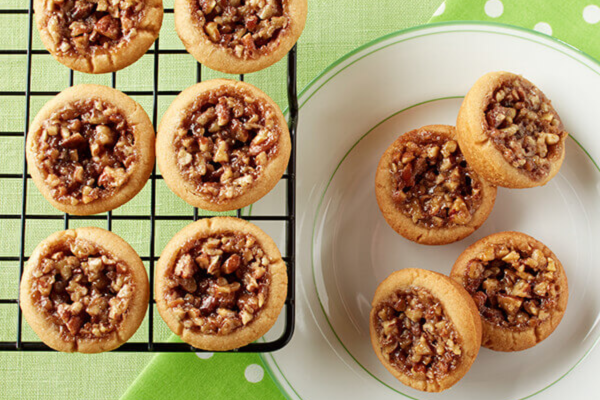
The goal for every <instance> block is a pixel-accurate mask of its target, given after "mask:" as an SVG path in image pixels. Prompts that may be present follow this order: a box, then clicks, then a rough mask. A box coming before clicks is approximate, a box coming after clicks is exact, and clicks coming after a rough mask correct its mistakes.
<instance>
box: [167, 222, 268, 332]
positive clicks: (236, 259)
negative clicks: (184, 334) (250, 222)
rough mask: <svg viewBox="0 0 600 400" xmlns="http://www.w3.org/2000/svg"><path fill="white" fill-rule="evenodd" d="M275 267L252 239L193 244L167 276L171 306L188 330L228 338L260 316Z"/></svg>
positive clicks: (233, 236) (230, 236) (228, 237)
mask: <svg viewBox="0 0 600 400" xmlns="http://www.w3.org/2000/svg"><path fill="white" fill-rule="evenodd" d="M270 263H271V261H270V260H269V257H268V256H267V255H266V254H265V253H264V251H263V250H262V248H261V246H260V245H259V244H258V243H257V242H256V238H255V237H254V236H252V235H249V234H240V233H223V234H219V235H215V236H212V237H208V238H203V239H199V240H195V241H191V242H189V243H188V244H187V245H186V246H184V247H183V248H182V250H181V251H180V253H179V256H178V258H177V261H176V263H175V265H174V267H173V269H172V271H171V275H170V276H169V277H168V283H167V285H168V287H169V288H170V289H169V290H168V292H167V294H166V300H167V305H168V307H170V308H171V309H172V311H173V313H174V315H175V316H176V318H177V319H179V320H180V321H181V322H182V323H183V326H184V327H185V328H189V329H193V330H195V331H199V332H201V333H205V334H212V335H214V334H216V335H227V334H229V333H231V332H233V331H235V330H236V329H238V328H240V327H243V326H246V325H248V324H250V323H251V322H252V321H253V320H255V319H256V318H257V316H258V315H259V313H260V312H261V310H262V308H263V306H264V304H265V302H266V300H267V297H268V293H269V283H270V274H269V265H270Z"/></svg>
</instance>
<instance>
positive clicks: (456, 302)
mask: <svg viewBox="0 0 600 400" xmlns="http://www.w3.org/2000/svg"><path fill="white" fill-rule="evenodd" d="M410 287H416V288H423V289H426V290H428V291H429V292H430V293H431V295H433V296H434V297H435V298H437V299H438V300H439V301H440V303H441V304H442V306H443V307H444V311H445V313H446V315H447V317H448V319H449V320H450V321H451V322H452V324H453V325H454V329H455V330H456V332H457V333H458V335H459V336H460V338H461V339H462V348H461V350H462V361H461V363H460V365H459V366H458V367H457V369H455V370H454V371H452V372H450V373H449V374H448V375H446V376H445V377H444V378H442V379H441V380H440V381H437V380H428V379H423V380H421V379H417V378H416V377H411V376H408V375H406V374H404V373H402V372H401V371H400V370H398V369H396V368H394V366H393V365H391V364H390V363H389V362H388V361H387V360H386V359H385V357H384V355H383V354H382V351H381V346H380V344H379V339H378V335H377V330H376V318H377V314H376V309H377V306H378V305H379V304H380V303H381V302H384V301H385V300H386V299H388V298H389V297H390V296H391V295H393V294H394V293H396V292H397V291H399V290H402V289H407V288H410ZM371 304H372V308H371V313H370V319H369V331H370V336H371V344H372V346H373V350H375V354H376V355H377V357H378V358H379V361H381V363H382V364H383V366H384V367H385V368H386V369H387V370H388V371H389V372H390V373H391V374H392V375H393V376H394V377H395V378H396V379H398V380H399V381H400V382H402V383H403V384H405V385H407V386H410V387H412V388H414V389H417V390H421V391H425V392H441V391H443V390H446V389H448V388H450V387H452V386H453V385H455V384H456V383H457V382H458V381H459V380H461V379H462V378H463V376H465V374H466V373H467V372H468V371H469V369H470V368H471V365H472V364H473V362H474V361H475V358H476V357H477V354H478V353H479V347H480V345H481V321H480V318H479V313H478V311H477V308H476V307H475V304H474V303H473V300H472V299H471V296H470V295H469V294H468V293H467V291H466V290H465V289H464V288H463V287H462V286H460V285H458V284H457V283H456V282H454V281H453V280H452V279H450V278H448V277H447V276H445V275H442V274H439V273H437V272H433V271H429V270H424V269H419V268H406V269H402V270H400V271H396V272H394V273H392V274H391V275H390V276H388V277H387V278H386V279H385V280H384V281H383V282H381V283H380V284H379V286H378V287H377V290H376V291H375V295H374V297H373V302H372V303H371Z"/></svg>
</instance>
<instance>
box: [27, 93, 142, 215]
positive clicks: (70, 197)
mask: <svg viewBox="0 0 600 400" xmlns="http://www.w3.org/2000/svg"><path fill="white" fill-rule="evenodd" d="M36 145H37V149H36V155H35V157H36V162H37V164H38V166H39V168H40V172H41V174H42V177H43V178H44V179H45V181H46V183H47V184H48V185H49V186H50V187H51V191H52V196H53V197H54V198H55V199H56V200H58V201H61V202H65V203H68V204H71V205H76V204H80V203H83V204H88V203H90V202H92V201H94V200H96V199H100V198H106V197H110V196H111V195H112V194H113V193H114V191H115V190H116V189H118V188H119V187H121V186H123V185H124V184H125V183H126V182H127V181H128V179H129V176H130V175H131V172H132V168H133V164H134V163H135V161H136V158H137V154H136V151H135V148H134V145H135V139H134V136H133V132H132V129H131V127H130V126H129V125H128V123H127V121H126V119H125V117H124V116H123V114H122V113H121V112H120V111H119V110H117V109H116V108H115V107H114V106H111V105H109V104H106V103H104V102H102V101H100V100H78V101H75V102H74V103H72V104H69V105H68V106H66V107H64V108H63V109H61V110H59V111H56V112H54V113H53V114H52V116H51V117H50V118H49V119H47V120H46V121H44V123H43V126H42V130H41V133H40V134H39V137H38V138H37V143H36Z"/></svg>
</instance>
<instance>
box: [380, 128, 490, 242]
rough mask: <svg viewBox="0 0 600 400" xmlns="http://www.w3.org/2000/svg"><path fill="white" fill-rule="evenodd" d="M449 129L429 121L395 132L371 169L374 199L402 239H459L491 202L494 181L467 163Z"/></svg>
mask: <svg viewBox="0 0 600 400" xmlns="http://www.w3.org/2000/svg"><path fill="white" fill-rule="evenodd" d="M461 150H462V149H461V147H460V146H459V145H458V143H457V141H456V136H455V130H454V127H452V126H447V125H429V126H424V127H422V128H419V129H415V130H413V131H410V132H407V133H405V134H403V135H402V136H400V137H399V138H398V139H396V141H394V143H392V144H391V145H390V147H388V149H387V150H386V151H385V153H384V154H383V156H382V157H381V160H380V162H379V166H378V167H377V173H376V175H375V194H376V196H377V203H378V204H379V208H380V209H381V212H382V213H383V216H384V217H385V220H386V221H387V223H388V224H389V225H390V226H391V227H392V228H393V229H394V230H395V231H396V232H398V233H399V234H401V235H402V236H404V237H405V238H407V239H410V240H412V241H414V242H417V243H421V244H429V245H437V244H446V243H452V242H455V241H457V240H461V239H463V238H465V237H467V236H469V235H470V234H471V233H473V232H474V231H475V230H476V229H477V228H479V227H480V226H481V224H483V223H484V222H485V220H486V219H487V217H488V215H489V214H490V212H491V211H492V208H493V207H494V202H495V200H496V187H495V186H493V185H490V184H489V183H487V182H486V181H485V180H483V179H481V177H480V176H479V175H477V173H476V172H475V171H474V170H473V169H472V168H471V166H470V165H469V164H468V163H467V161H466V160H465V158H464V156H463V153H462V151H461Z"/></svg>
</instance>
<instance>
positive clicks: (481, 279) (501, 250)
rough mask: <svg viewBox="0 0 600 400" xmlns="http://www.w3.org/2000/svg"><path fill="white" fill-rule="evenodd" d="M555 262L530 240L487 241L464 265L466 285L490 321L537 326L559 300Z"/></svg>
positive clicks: (480, 310) (504, 325) (518, 327)
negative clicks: (485, 245)
mask: <svg viewBox="0 0 600 400" xmlns="http://www.w3.org/2000/svg"><path fill="white" fill-rule="evenodd" d="M556 263H557V261H556V260H555V259H554V258H553V257H552V255H551V253H550V251H549V250H548V249H547V248H544V247H543V246H541V245H539V244H536V243H533V242H531V243H528V244H526V245H524V246H517V245H516V244H514V243H512V242H509V243H507V244H503V245H500V244H490V245H488V247H486V248H485V249H484V250H483V251H482V252H481V254H480V255H479V256H478V257H476V258H475V259H472V260H470V261H469V263H468V264H467V270H466V273H465V288H466V289H467V291H468V292H469V293H470V294H471V296H473V299H474V300H475V304H476V305H477V307H478V308H479V312H480V314H481V315H482V316H483V318H484V319H486V320H487V321H489V322H490V323H493V324H495V325H497V326H500V327H511V328H517V329H527V328H532V327H536V326H538V325H539V324H540V323H541V322H543V321H544V320H546V319H547V318H548V317H549V316H550V312H551V311H552V310H553V309H554V308H555V307H556V304H557V301H558V296H559V293H560V287H559V285H558V283H557V280H558V275H557V266H556Z"/></svg>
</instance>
